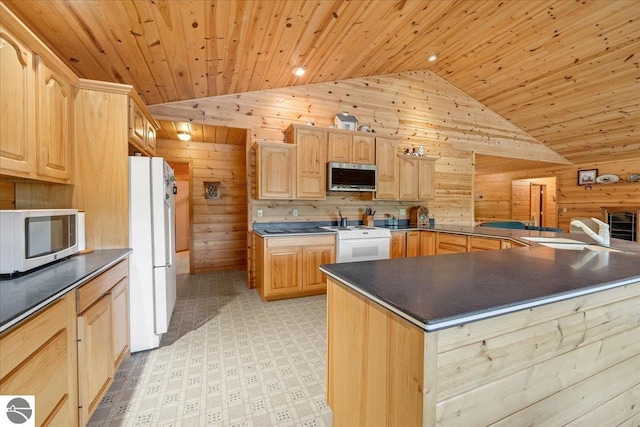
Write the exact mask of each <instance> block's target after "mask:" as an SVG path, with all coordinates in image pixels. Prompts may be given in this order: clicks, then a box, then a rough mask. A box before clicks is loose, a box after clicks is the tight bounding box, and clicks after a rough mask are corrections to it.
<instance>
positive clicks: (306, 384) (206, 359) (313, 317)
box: [89, 253, 331, 427]
mask: <svg viewBox="0 0 640 427" xmlns="http://www.w3.org/2000/svg"><path fill="white" fill-rule="evenodd" d="M245 275H246V273H245V272H244V271H235V272H222V273H213V274H200V275H193V276H190V275H189V274H188V253H182V254H179V259H178V300H177V302H176V308H175V311H174V313H173V317H172V319H171V324H170V325H169V332H167V334H165V336H164V337H163V340H162V343H161V347H160V348H158V349H154V350H151V351H145V352H139V353H135V354H133V355H132V356H131V357H130V358H129V359H127V360H125V361H124V362H123V363H122V365H121V367H120V369H119V370H118V372H116V375H115V378H114V382H113V385H112V386H111V388H110V389H109V391H108V392H107V394H106V395H105V397H104V398H103V399H102V402H101V403H100V405H99V407H98V409H97V410H96V412H95V413H94V415H93V417H92V418H91V420H90V422H89V426H91V427H97V426H238V427H240V426H246V427H250V426H254V427H263V426H264V427H267V426H305V427H307V426H308V427H310V426H330V425H331V411H330V409H329V408H328V406H327V403H326V398H325V392H326V386H325V375H326V374H325V373H326V362H325V361H326V328H327V325H326V297H325V296H314V297H307V298H298V299H291V300H285V301H276V302H270V303H264V302H262V301H261V300H260V297H259V296H258V295H257V293H256V292H255V291H254V290H249V289H247V287H246V280H245V277H246V276H245Z"/></svg>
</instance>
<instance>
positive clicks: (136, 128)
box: [129, 98, 147, 151]
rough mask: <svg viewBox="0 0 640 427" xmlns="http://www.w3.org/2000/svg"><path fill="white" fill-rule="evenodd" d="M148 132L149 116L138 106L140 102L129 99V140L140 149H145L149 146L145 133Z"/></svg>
mask: <svg viewBox="0 0 640 427" xmlns="http://www.w3.org/2000/svg"><path fill="white" fill-rule="evenodd" d="M146 132H147V118H146V117H145V116H144V113H143V112H142V110H141V109H140V107H138V104H136V102H135V101H134V100H133V98H130V99H129V142H131V143H132V144H133V145H134V146H136V147H137V148H138V149H140V150H142V151H144V150H145V149H146V148H147V147H146V146H145V144H146V141H145V140H146V138H145V134H146Z"/></svg>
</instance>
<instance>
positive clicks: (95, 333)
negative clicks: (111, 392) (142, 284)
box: [77, 260, 129, 426]
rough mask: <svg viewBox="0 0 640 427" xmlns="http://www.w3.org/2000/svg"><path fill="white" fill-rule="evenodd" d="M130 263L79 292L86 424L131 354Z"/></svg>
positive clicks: (80, 403) (83, 417) (80, 404)
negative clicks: (116, 373)
mask: <svg viewBox="0 0 640 427" xmlns="http://www.w3.org/2000/svg"><path fill="white" fill-rule="evenodd" d="M128 288H129V261H128V260H123V261H120V262H119V263H118V264H116V265H115V266H113V267H111V268H110V269H109V270H107V271H105V272H104V273H102V274H100V275H99V276H97V277H96V278H94V279H92V280H90V281H88V282H87V283H85V284H84V285H82V286H80V287H79V288H78V290H77V296H78V299H77V313H78V321H77V322H78V407H79V410H78V416H79V425H81V426H84V425H86V424H87V422H88V421H89V419H90V418H91V415H92V414H93V413H94V412H95V410H96V408H97V407H98V405H99V404H100V400H101V399H102V398H103V397H104V395H105V394H106V392H107V390H108V389H109V386H111V384H112V383H113V377H114V374H115V372H116V370H117V369H118V366H119V365H120V362H122V360H123V359H124V358H125V357H126V356H128V354H129V317H128V316H129V315H128V313H129V304H128V302H129V299H128V298H129V297H128Z"/></svg>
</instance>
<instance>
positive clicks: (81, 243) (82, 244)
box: [78, 212, 87, 251]
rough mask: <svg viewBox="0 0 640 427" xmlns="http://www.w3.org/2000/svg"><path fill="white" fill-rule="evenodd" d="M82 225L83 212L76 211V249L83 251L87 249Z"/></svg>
mask: <svg viewBox="0 0 640 427" xmlns="http://www.w3.org/2000/svg"><path fill="white" fill-rule="evenodd" d="M84 227H85V225H84V212H78V251H84V250H85V249H87V241H86V239H85V234H84Z"/></svg>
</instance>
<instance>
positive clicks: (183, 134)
mask: <svg viewBox="0 0 640 427" xmlns="http://www.w3.org/2000/svg"><path fill="white" fill-rule="evenodd" d="M178 139H179V140H180V141H189V140H190V139H191V134H190V133H189V132H188V131H186V130H179V131H178Z"/></svg>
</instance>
